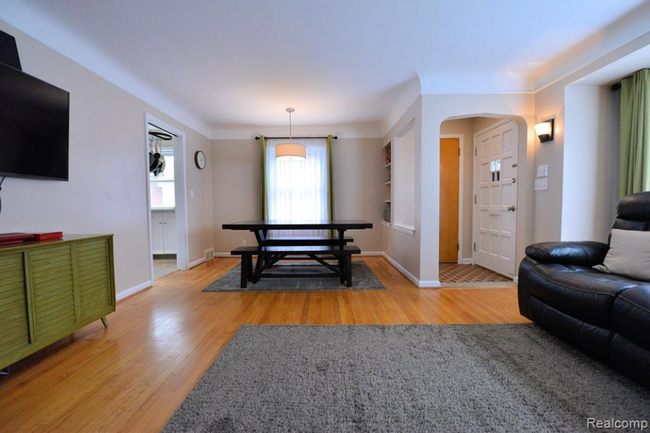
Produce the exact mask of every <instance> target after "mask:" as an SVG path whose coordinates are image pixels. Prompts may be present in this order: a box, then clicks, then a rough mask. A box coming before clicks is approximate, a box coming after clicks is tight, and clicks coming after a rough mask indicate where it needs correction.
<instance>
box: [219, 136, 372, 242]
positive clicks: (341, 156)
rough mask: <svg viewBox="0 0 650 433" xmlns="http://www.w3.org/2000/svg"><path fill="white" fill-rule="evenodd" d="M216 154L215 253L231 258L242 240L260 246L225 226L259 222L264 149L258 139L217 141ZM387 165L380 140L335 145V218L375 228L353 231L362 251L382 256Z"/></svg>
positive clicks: (344, 140)
mask: <svg viewBox="0 0 650 433" xmlns="http://www.w3.org/2000/svg"><path fill="white" fill-rule="evenodd" d="M212 149H213V159H212V171H213V194H214V198H213V203H214V228H215V232H214V244H215V251H216V252H217V253H228V252H229V251H230V250H232V249H233V248H236V247H237V246H240V245H241V243H242V240H246V241H247V242H248V244H249V245H255V244H256V242H255V238H254V236H252V235H251V234H250V233H248V232H236V231H232V230H222V229H221V226H222V224H224V223H229V222H236V221H243V220H249V219H258V218H259V215H260V201H259V200H260V199H259V197H260V195H259V188H260V158H261V151H260V144H259V142H258V141H255V140H254V139H243V140H213V141H212ZM383 161H384V152H383V149H382V146H381V139H379V138H339V139H338V140H335V141H334V144H333V146H332V163H333V166H334V168H333V169H334V193H335V210H336V218H340V219H363V220H367V221H370V222H372V223H373V225H374V228H373V229H372V230H359V231H351V232H349V234H350V235H351V236H352V237H354V239H355V244H356V245H358V246H359V247H360V248H361V250H362V251H363V252H379V251H382V244H381V230H382V225H381V220H382V214H383V188H384V184H383V182H384V178H383V176H384V172H383V166H384V162H383Z"/></svg>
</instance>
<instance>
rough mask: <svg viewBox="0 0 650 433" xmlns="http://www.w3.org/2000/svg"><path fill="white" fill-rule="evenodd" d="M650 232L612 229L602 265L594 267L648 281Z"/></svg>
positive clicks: (649, 270) (649, 273)
mask: <svg viewBox="0 0 650 433" xmlns="http://www.w3.org/2000/svg"><path fill="white" fill-rule="evenodd" d="M648 263H650V232H637V231H628V230H618V229H612V239H611V242H610V249H609V251H608V252H607V256H606V257H605V262H604V263H603V264H602V265H597V266H594V269H596V270H598V271H600V272H606V273H608V274H616V275H622V276H625V277H629V278H633V279H636V280H641V281H650V267H649V266H648Z"/></svg>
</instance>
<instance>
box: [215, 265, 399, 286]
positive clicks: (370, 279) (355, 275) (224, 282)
mask: <svg viewBox="0 0 650 433" xmlns="http://www.w3.org/2000/svg"><path fill="white" fill-rule="evenodd" d="M240 269H241V267H240V265H237V266H235V267H234V268H232V269H231V270H229V271H228V272H226V273H225V274H224V275H223V276H222V277H221V278H219V279H218V280H216V281H215V282H213V283H212V284H210V285H209V286H208V287H206V288H205V289H203V291H204V292H264V291H283V290H355V289H385V288H386V287H384V285H383V284H382V282H381V281H379V278H377V276H376V275H375V273H374V272H372V270H371V269H370V268H369V267H368V265H366V264H365V263H363V262H352V287H347V286H346V285H345V284H341V283H339V279H338V278H333V277H325V278H268V279H264V278H262V279H261V280H260V281H259V282H257V283H255V284H253V283H250V282H249V283H248V287H247V288H245V289H242V288H241V287H240V275H241V274H240V272H241V271H240ZM277 272H281V273H310V272H313V273H322V272H329V271H328V270H327V268H325V267H324V266H322V265H319V264H317V263H316V264H312V263H302V262H298V263H291V264H278V265H276V266H274V267H272V268H271V269H269V270H267V271H265V273H277Z"/></svg>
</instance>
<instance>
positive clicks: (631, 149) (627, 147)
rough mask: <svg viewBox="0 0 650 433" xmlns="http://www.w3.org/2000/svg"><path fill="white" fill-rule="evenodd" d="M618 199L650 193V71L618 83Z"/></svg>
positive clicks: (640, 72) (639, 73)
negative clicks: (619, 120)
mask: <svg viewBox="0 0 650 433" xmlns="http://www.w3.org/2000/svg"><path fill="white" fill-rule="evenodd" d="M620 152H621V167H620V175H619V189H618V191H619V195H620V196H621V197H624V196H626V195H630V194H635V193H637V192H643V191H650V70H648V69H644V70H641V71H638V72H635V73H634V75H633V76H631V77H629V78H626V79H624V80H623V81H621V150H620Z"/></svg>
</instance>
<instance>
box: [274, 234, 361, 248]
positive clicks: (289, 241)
mask: <svg viewBox="0 0 650 433" xmlns="http://www.w3.org/2000/svg"><path fill="white" fill-rule="evenodd" d="M340 242H341V241H340V240H339V239H338V238H337V237H329V236H302V237H300V238H296V237H282V236H280V237H273V238H267V239H266V241H265V246H274V247H276V246H282V247H292V246H296V247H300V246H323V245H324V246H328V245H330V246H331V245H339V244H340ZM352 242H354V239H353V238H348V237H345V238H343V244H344V245H347V244H350V243H352Z"/></svg>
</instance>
